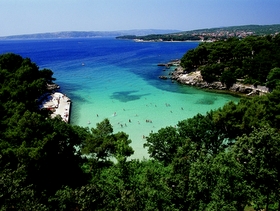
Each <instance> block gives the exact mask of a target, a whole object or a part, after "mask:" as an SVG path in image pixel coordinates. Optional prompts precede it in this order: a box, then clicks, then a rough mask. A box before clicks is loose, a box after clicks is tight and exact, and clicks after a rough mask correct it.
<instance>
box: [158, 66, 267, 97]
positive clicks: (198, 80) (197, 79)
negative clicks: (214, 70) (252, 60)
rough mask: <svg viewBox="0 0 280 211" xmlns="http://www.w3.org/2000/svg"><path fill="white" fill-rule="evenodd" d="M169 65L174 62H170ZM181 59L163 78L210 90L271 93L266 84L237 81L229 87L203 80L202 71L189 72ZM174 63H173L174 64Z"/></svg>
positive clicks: (236, 92) (251, 94)
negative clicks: (255, 84)
mask: <svg viewBox="0 0 280 211" xmlns="http://www.w3.org/2000/svg"><path fill="white" fill-rule="evenodd" d="M168 64H169V65H170V64H172V63H168ZM178 64H179V61H176V64H175V65H176V66H177V67H176V68H175V70H174V71H173V72H172V73H171V74H170V76H169V77H167V76H159V78H161V79H168V78H169V79H171V80H172V81H177V82H179V83H181V84H185V85H190V86H195V87H198V88H201V89H208V90H218V91H226V92H231V93H235V94H241V95H247V96H255V95H264V94H267V93H269V89H268V88H267V87H265V86H254V85H248V84H242V83H240V82H237V83H235V84H233V85H232V86H231V87H229V88H227V87H226V86H225V85H224V84H222V83H221V82H220V81H215V82H212V83H208V82H206V81H204V80H203V78H202V76H201V73H200V71H194V72H191V73H187V72H186V71H185V70H184V68H183V67H181V66H180V65H178ZM172 65H173V64H172Z"/></svg>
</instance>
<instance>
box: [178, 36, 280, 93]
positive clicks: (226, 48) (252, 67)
mask: <svg viewBox="0 0 280 211" xmlns="http://www.w3.org/2000/svg"><path fill="white" fill-rule="evenodd" d="M279 37H280V35H279V34H278V35H276V36H274V37H271V36H265V37H254V36H250V37H246V38H245V39H241V40H238V39H237V38H230V39H227V40H221V41H217V42H212V43H201V44H200V45H199V46H198V47H197V48H196V49H193V50H191V51H188V52H186V54H185V55H184V56H183V57H182V59H181V65H182V67H184V68H185V69H186V71H188V72H190V71H193V70H195V69H196V68H199V69H201V75H202V77H203V79H204V80H205V81H207V82H213V81H219V80H220V81H221V82H222V83H225V84H226V85H227V87H229V86H231V85H232V84H233V83H234V82H235V81H236V80H237V78H238V79H243V80H245V82H249V83H251V84H256V83H258V84H260V85H264V84H265V83H266V79H267V77H268V75H269V73H270V72H271V70H272V69H273V68H276V67H278V68H279V67H280V63H279V56H280V50H279V49H280V45H279ZM273 72H274V71H273ZM271 77H272V78H271ZM277 77H278V76H277V73H276V72H274V73H271V75H270V76H269V78H270V80H271V81H270V82H269V83H268V84H269V85H270V86H272V87H275V81H274V82H273V78H275V79H277Z"/></svg>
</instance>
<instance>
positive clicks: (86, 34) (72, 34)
mask: <svg viewBox="0 0 280 211" xmlns="http://www.w3.org/2000/svg"><path fill="white" fill-rule="evenodd" d="M178 32H180V31H179V30H161V29H142V30H141V29H139V30H120V31H64V32H52V33H38V34H24V35H12V36H5V37H0V39H55V38H93V37H117V36H123V35H129V34H133V35H137V36H144V35H148V34H167V33H178Z"/></svg>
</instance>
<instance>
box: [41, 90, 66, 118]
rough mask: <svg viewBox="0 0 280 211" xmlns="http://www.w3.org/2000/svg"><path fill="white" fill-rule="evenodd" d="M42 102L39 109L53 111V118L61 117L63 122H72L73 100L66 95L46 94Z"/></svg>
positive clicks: (57, 93)
mask: <svg viewBox="0 0 280 211" xmlns="http://www.w3.org/2000/svg"><path fill="white" fill-rule="evenodd" d="M41 101H42V103H41V104H40V105H39V108H40V109H47V110H50V111H52V114H51V118H55V117H56V116H60V117H61V118H62V121H64V122H66V123H69V122H70V111H71V99H70V98H69V97H67V96H66V95H65V94H62V93H60V92H54V93H50V94H46V95H44V97H43V99H42V100H41Z"/></svg>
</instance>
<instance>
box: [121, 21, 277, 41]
mask: <svg viewBox="0 0 280 211" xmlns="http://www.w3.org/2000/svg"><path fill="white" fill-rule="evenodd" d="M279 32H280V24H274V25H245V26H230V27H219V28H209V29H198V30H192V31H183V32H179V33H178V32H176V33H169V34H150V35H147V36H136V35H130V36H119V37H117V38H118V39H138V40H143V41H186V40H193V41H199V40H205V41H206V40H208V41H215V40H222V39H226V38H230V37H239V38H245V37H247V36H250V35H275V34H277V33H279Z"/></svg>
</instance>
